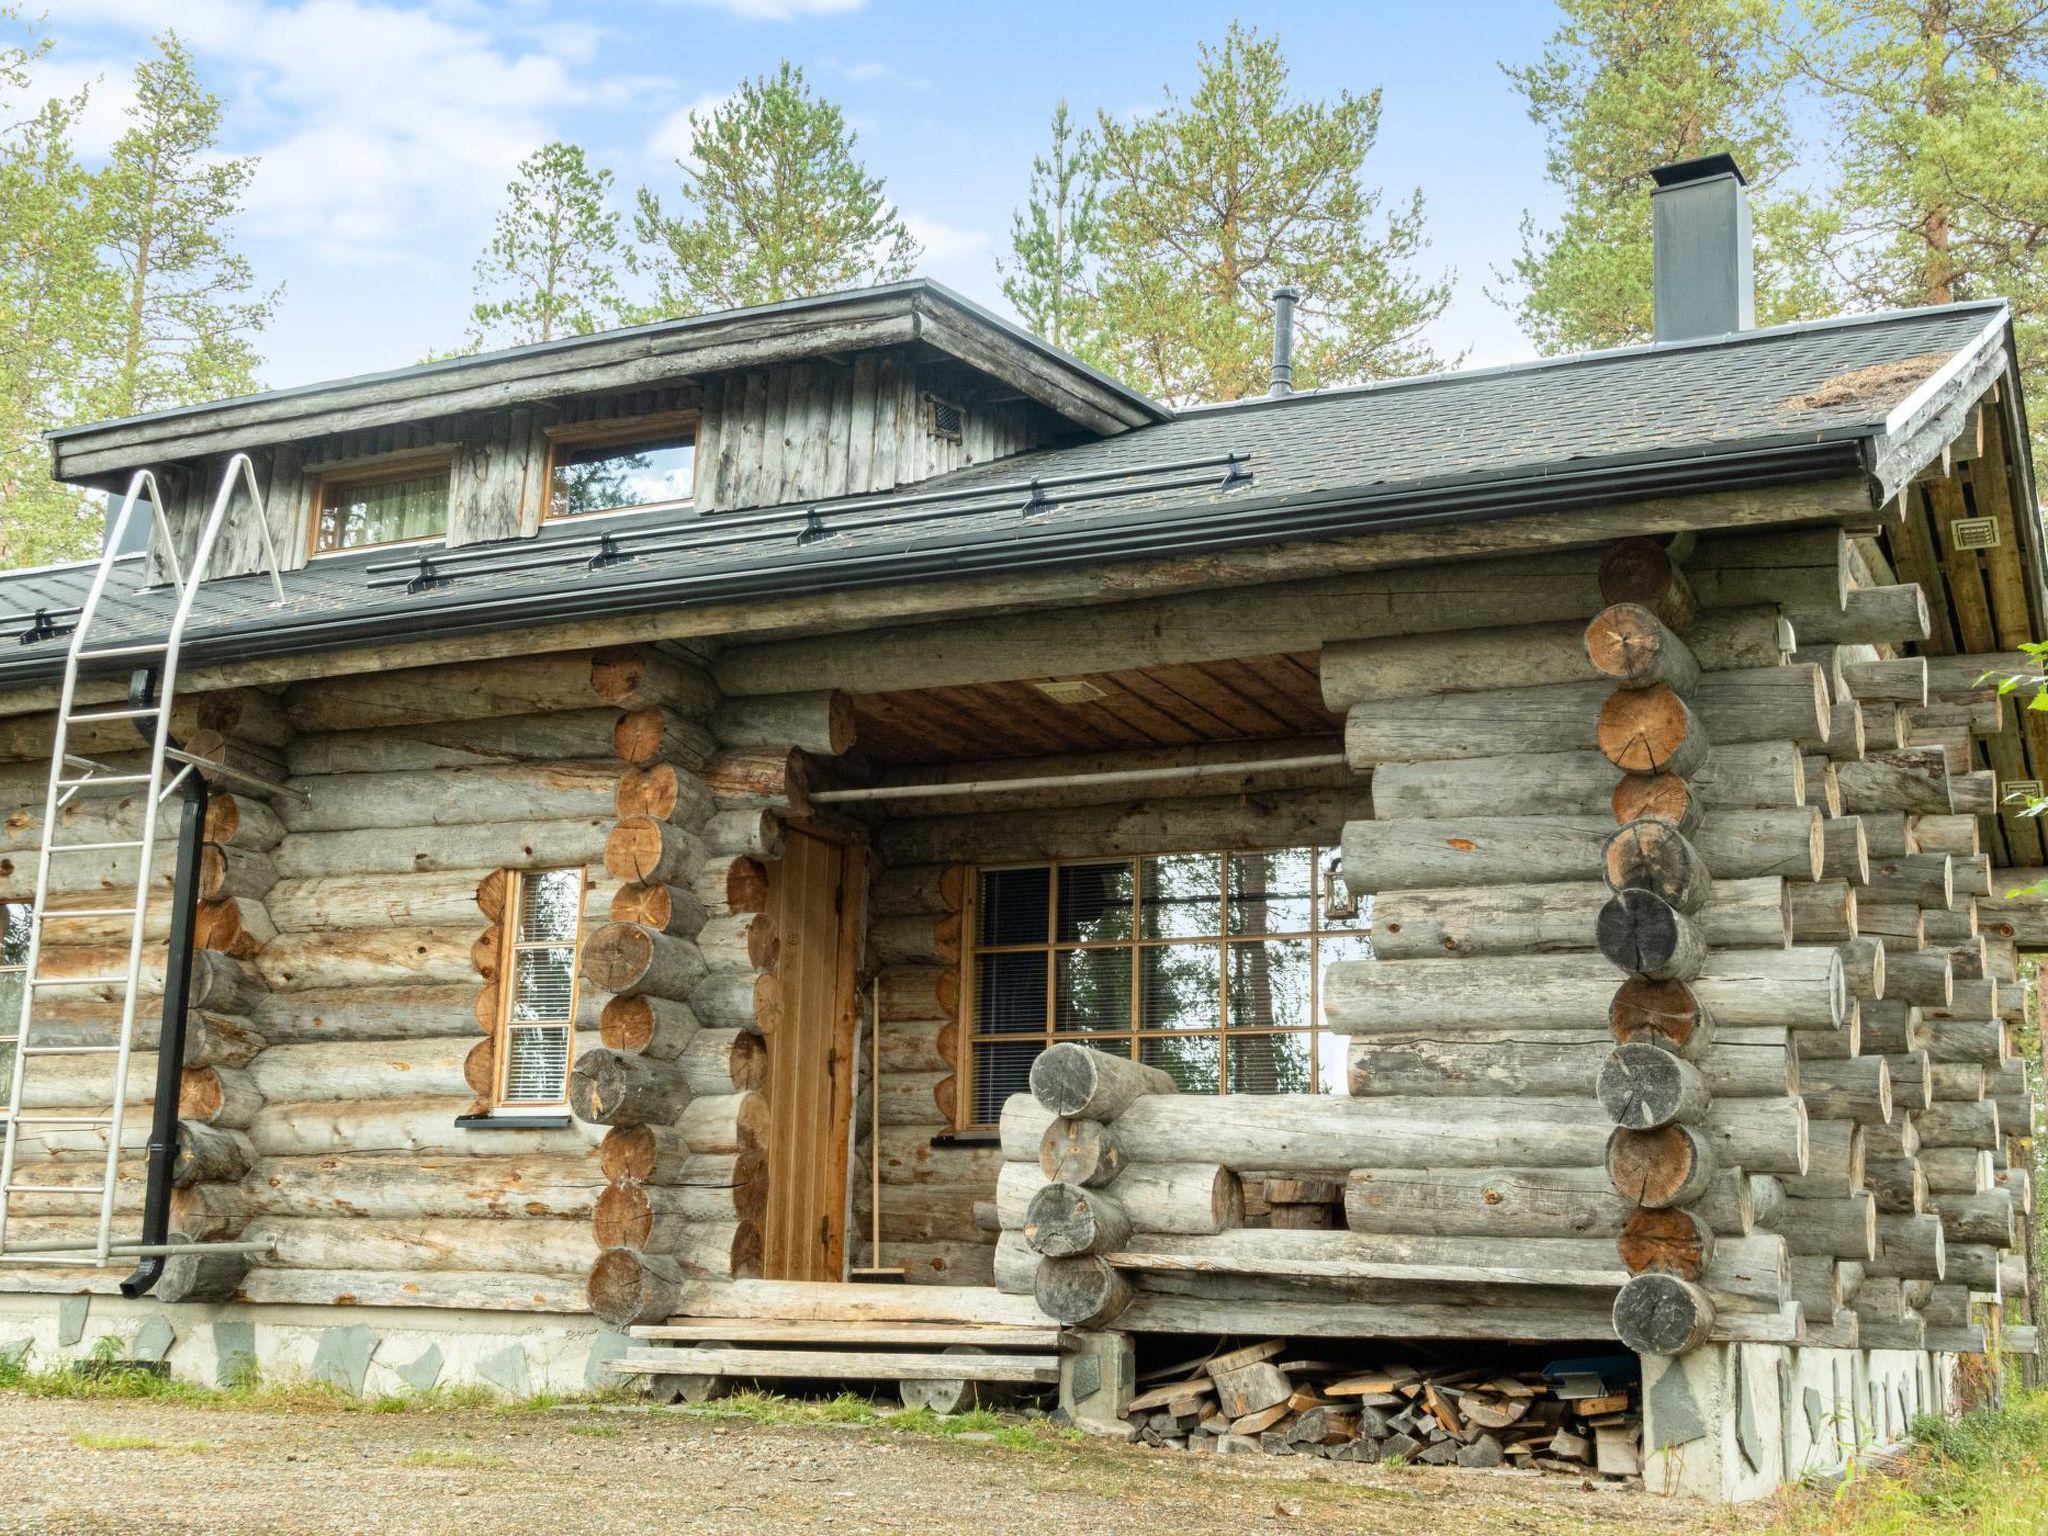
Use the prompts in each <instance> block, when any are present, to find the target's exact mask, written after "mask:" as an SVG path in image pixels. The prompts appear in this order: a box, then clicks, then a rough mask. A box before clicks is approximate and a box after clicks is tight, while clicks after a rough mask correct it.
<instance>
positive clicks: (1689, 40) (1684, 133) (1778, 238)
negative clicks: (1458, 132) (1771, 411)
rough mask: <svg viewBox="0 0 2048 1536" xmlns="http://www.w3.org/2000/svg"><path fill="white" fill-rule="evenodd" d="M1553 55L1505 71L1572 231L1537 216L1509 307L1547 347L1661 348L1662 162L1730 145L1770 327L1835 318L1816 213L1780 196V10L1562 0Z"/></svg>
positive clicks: (1768, 1)
mask: <svg viewBox="0 0 2048 1536" xmlns="http://www.w3.org/2000/svg"><path fill="white" fill-rule="evenodd" d="M1561 8H1562V10H1563V12H1564V20H1563V22H1562V23H1561V24H1560V25H1559V27H1558V29H1557V30H1556V31H1555V32H1553V33H1552V34H1551V36H1550V39H1549V42H1548V44H1547V46H1546V47H1545V48H1544V50H1543V54H1542V56H1541V57H1540V58H1539V59H1538V60H1537V61H1536V62H1535V63H1534V64H1529V65H1520V66H1515V65H1509V66H1503V67H1504V69H1505V71H1506V74H1507V77H1508V79H1509V81H1510V82H1511V83H1512V84H1513V86H1514V88H1515V90H1516V91H1517V92H1518V93H1519V94H1520V95H1521V96H1522V97H1523V98H1524V99H1525V100H1526V101H1527V102H1528V105H1529V117H1530V119H1531V120H1532V121H1533V122H1534V123H1535V124H1536V125H1537V127H1538V128H1540V129H1541V130H1542V131H1543V135H1544V139H1545V141H1546V145H1547V155H1546V159H1545V171H1546V175H1547V176H1548V178H1549V180H1550V182H1551V183H1552V185H1554V186H1556V187H1557V188H1558V189H1559V190H1560V191H1561V192H1562V193H1563V194H1564V197H1565V207H1564V212H1563V214H1562V216H1561V217H1560V218H1559V220H1558V222H1557V223H1556V224H1555V225H1554V226H1551V227H1548V228H1545V227H1539V226H1538V225H1537V224H1536V222H1535V221H1534V220H1533V219H1531V218H1529V217H1527V216H1525V217H1524V218H1523V221H1522V249H1521V254H1520V255H1519V256H1517V257H1516V258H1515V260H1514V261H1513V262H1512V264H1511V266H1510V269H1509V271H1508V272H1507V273H1506V274H1503V275H1504V276H1505V277H1506V278H1507V279H1508V282H1509V287H1510V294H1509V296H1508V298H1507V302H1508V303H1509V304H1510V306H1511V307H1512V308H1513V309H1514V311H1515V313H1516V317H1517V318H1518V319H1519V320H1520V322H1521V325H1522V329H1523V330H1524V331H1525V332H1526V333H1527V334H1528V336H1529V337H1530V338H1531V340H1533V341H1534V342H1535V343H1536V345H1537V347H1538V348H1539V349H1541V350H1542V351H1544V352H1576V351H1584V350H1590V349H1593V348H1599V347H1616V346H1625V345H1628V344H1630V343H1633V342H1640V341H1647V340H1648V339H1649V337H1650V329H1651V289H1650V199H1649V195H1648V194H1649V185H1648V180H1647V175H1646V173H1647V172H1648V171H1649V170H1650V168H1651V167H1653V166H1658V165H1668V164H1671V163H1673V162H1675V161H1681V160H1691V159H1695V158H1697V157H1699V156H1701V155H1707V154H1713V153H1716V152H1717V151H1722V150H1726V151H1728V152H1730V153H1732V154H1733V155H1734V156H1735V158H1736V160H1737V162H1738V163H1739V164H1740V165H1741V166H1742V168H1743V171H1744V174H1745V175H1747V176H1748V178H1749V183H1750V188H1751V206H1752V212H1753V216H1754V218H1755V222H1756V231H1757V266H1756V291H1757V320H1758V323H1759V324H1763V325H1773V324H1777V323H1778V322H1780V321H1784V320H1791V319H1797V318H1799V317H1800V316H1802V315H1807V314H1812V313H1814V312H1816V311H1817V310H1820V309H1822V308H1825V299H1824V296H1823V294H1822V292H1821V289H1820V285H1819V283H1818V281H1817V279H1816V277H1815V274H1814V269H1813V225H1814V221H1815V214H1814V211H1813V209H1812V208H1811V207H1810V205H1809V204H1808V202H1807V200H1806V199H1804V198H1803V197H1801V196H1799V195H1797V194H1794V193H1790V192H1784V191H1781V190H1779V189H1778V186H1777V184H1778V182H1779V179H1780V177H1781V176H1782V175H1783V173H1784V172H1785V171H1786V170H1787V169H1788V168H1789V167H1790V166H1791V165H1792V164H1793V162H1794V160H1795V159H1796V157H1797V153H1798V146H1797V144H1796V143H1795V141H1794V137H1793V134H1792V132H1791V129H1790V127H1789V125H1788V122H1787V118H1786V110H1785V95H1784V71H1783V68H1782V66H1781V64H1780V63H1779V61H1778V60H1777V59H1776V58H1775V57H1774V56H1773V53H1772V50H1771V47H1770V44H1771V41H1772V39H1773V38H1774V37H1775V36H1776V35H1777V31H1778V28H1779V25H1780V22H1781V15H1780V12H1781V6H1780V4H1779V0H1668V3H1665V4H1660V5H1655V6H1645V5H1639V4H1632V3H1619V0H1562V6H1561Z"/></svg>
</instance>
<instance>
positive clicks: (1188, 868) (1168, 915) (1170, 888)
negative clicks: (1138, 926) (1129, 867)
mask: <svg viewBox="0 0 2048 1536" xmlns="http://www.w3.org/2000/svg"><path fill="white" fill-rule="evenodd" d="M1138 869H1139V892H1140V898H1141V899H1140V902H1139V910H1140V911H1141V912H1142V913H1143V914H1144V920H1143V924H1142V936H1143V937H1145V938H1148V939H1197V938H1202V937H1205V936H1207V935H1209V934H1213V933H1215V932H1216V931H1217V927H1216V924H1217V917H1218V914H1219V913H1220V912H1221V911H1222V909H1223V856H1222V855H1221V854H1215V853H1176V854H1171V855H1169V856H1167V857H1165V858H1158V859H1142V860H1140V861H1139V864H1138Z"/></svg>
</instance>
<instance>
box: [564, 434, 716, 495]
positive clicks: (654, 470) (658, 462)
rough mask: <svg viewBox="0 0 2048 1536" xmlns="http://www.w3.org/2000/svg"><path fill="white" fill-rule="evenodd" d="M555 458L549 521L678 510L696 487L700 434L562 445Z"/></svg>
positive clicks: (666, 435) (667, 435)
mask: <svg viewBox="0 0 2048 1536" xmlns="http://www.w3.org/2000/svg"><path fill="white" fill-rule="evenodd" d="M554 457H555V474H554V484H553V487H552V488H551V493H550V495H549V498H548V516H550V517H581V516H584V515H586V514H588V513H591V512H617V511H622V510H624V509H625V508H627V507H661V506H674V505H675V504H677V503H679V502H686V501H688V500H689V499H690V496H691V492H692V490H693V489H694V487H695V484H696V478H697V434H696V432H695V431H694V430H692V429H689V428H685V429H684V430H682V431H680V432H671V433H667V434H664V435H661V436H656V437H650V438H647V439H645V440H644V441H639V442H631V443H585V444H582V445H581V446H570V445H563V446H558V447H557V448H556V449H555V456H554Z"/></svg>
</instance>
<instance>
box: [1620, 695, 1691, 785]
mask: <svg viewBox="0 0 2048 1536" xmlns="http://www.w3.org/2000/svg"><path fill="white" fill-rule="evenodd" d="M1594 740H1595V742H1596V744H1597V745H1598V746H1599V748H1600V755H1601V756H1603V757H1605V758H1606V759H1607V761H1609V762H1610V763H1612V764H1614V766H1615V767H1617V768H1619V769H1620V770H1621V771H1622V772H1623V773H1641V774H1650V773H1675V774H1679V775H1680V776H1683V775H1685V774H1688V773H1690V772H1692V771H1693V769H1695V768H1697V767H1698V766H1699V765H1700V764H1701V763H1703V762H1704V761H1706V756H1707V738H1706V733H1705V732H1704V731H1703V730H1701V729H1700V725H1699V722H1698V721H1697V720H1695V719H1694V718H1693V713H1692V711H1691V710H1690V709H1688V708H1686V704H1685V700H1684V699H1682V698H1680V697H1679V696H1678V694H1677V693H1675V692H1674V691H1673V690H1672V689H1671V688H1670V687H1668V686H1667V685H1665V684H1663V683H1654V684H1652V685H1651V686H1649V687H1647V688H1633V687H1625V688H1617V689H1616V690H1615V691H1614V693H1613V694H1612V695H1611V696H1610V697H1609V698H1608V700H1607V702H1606V703H1605V704H1602V705H1601V706H1600V718H1599V724H1598V726H1597V727H1596V729H1595V733H1594Z"/></svg>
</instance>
